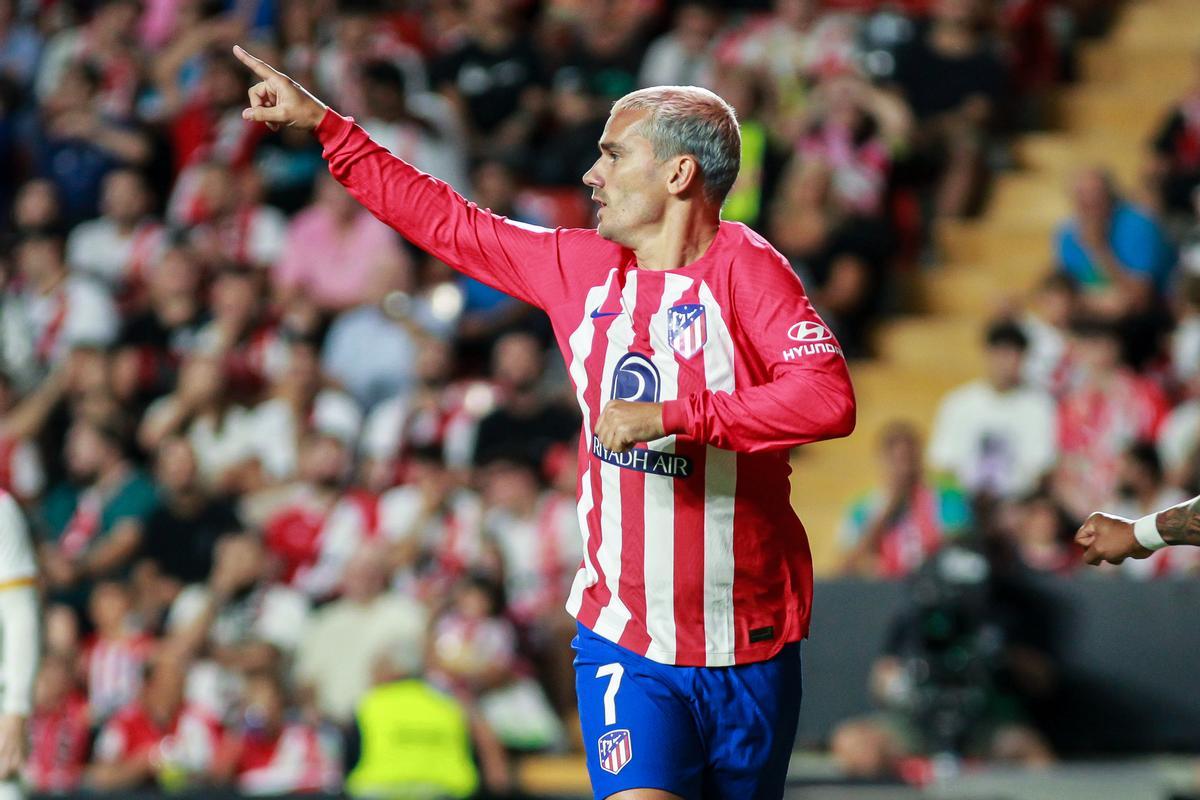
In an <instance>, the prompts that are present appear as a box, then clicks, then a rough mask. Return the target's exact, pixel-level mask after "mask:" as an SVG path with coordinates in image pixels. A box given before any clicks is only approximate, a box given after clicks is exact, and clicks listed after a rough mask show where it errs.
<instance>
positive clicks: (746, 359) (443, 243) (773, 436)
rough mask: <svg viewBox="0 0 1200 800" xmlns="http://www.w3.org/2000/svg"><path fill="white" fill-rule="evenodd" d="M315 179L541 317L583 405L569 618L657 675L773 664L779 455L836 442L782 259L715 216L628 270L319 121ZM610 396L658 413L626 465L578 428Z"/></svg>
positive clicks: (785, 538) (781, 521) (588, 423)
mask: <svg viewBox="0 0 1200 800" xmlns="http://www.w3.org/2000/svg"><path fill="white" fill-rule="evenodd" d="M317 135H318V137H319V138H320V140H321V143H322V144H323V146H324V154H325V158H326V159H327V160H328V161H329V166H330V171H331V172H332V173H333V175H334V177H336V178H337V179H338V180H339V181H341V182H342V183H343V184H344V185H345V186H346V187H347V189H348V190H349V191H350V193H351V194H352V195H353V196H354V197H356V198H357V199H358V200H359V201H360V202H362V203H363V205H365V206H366V207H367V208H368V209H370V210H371V211H372V212H373V213H374V214H375V215H376V216H378V217H379V218H380V219H382V220H383V221H384V222H387V223H388V224H389V225H391V226H392V227H394V228H395V229H396V230H398V231H399V232H400V233H401V234H403V235H404V236H405V237H406V238H408V239H409V240H411V241H412V242H413V243H414V244H416V245H417V246H419V247H421V248H423V249H425V250H427V251H429V252H430V253H432V254H433V255H435V256H436V257H438V258H440V259H441V260H442V261H444V262H446V263H447V264H450V265H451V266H453V267H455V268H457V269H459V270H461V271H463V272H465V273H466V274H468V275H470V276H471V277H474V278H476V279H478V280H480V281H483V282H484V283H487V284H489V285H491V286H494V287H496V288H499V289H501V290H503V291H505V292H507V293H508V294H511V295H513V296H515V297H517V298H519V299H521V300H524V301H525V302H528V303H531V304H533V305H536V306H538V307H540V308H542V309H543V310H545V311H546V313H547V314H548V315H549V316H550V320H551V323H552V324H553V327H554V332H555V336H556V338H557V341H558V345H559V348H560V349H561V351H562V353H563V357H564V359H565V360H566V364H567V369H568V372H569V374H570V377H571V381H572V383H573V384H574V388H575V395H576V398H577V400H578V402H579V406H580V408H581V410H582V412H583V431H582V436H581V438H580V444H579V482H578V498H579V505H578V513H579V520H580V528H581V530H582V531H583V537H584V542H585V547H584V558H583V563H582V565H581V566H580V569H579V572H578V574H577V576H576V578H575V583H574V587H573V588H572V591H571V594H570V598H569V599H568V602H567V608H568V610H569V611H570V612H571V613H572V614H573V615H575V617H576V618H577V619H578V620H579V621H580V622H581V623H582V624H583V625H585V626H587V627H588V628H590V629H592V630H593V631H595V632H596V633H597V634H598V635H600V636H603V637H604V638H606V639H609V640H610V641H613V642H616V643H618V644H620V645H622V646H624V647H627V648H628V649H630V650H633V651H635V652H637V653H640V654H643V655H645V656H647V657H648V658H651V659H653V660H655V661H658V662H661V663H666V664H680V665H687V666H705V665H707V666H726V665H730V664H735V663H743V662H751V661H759V660H764V659H767V658H770V657H771V656H773V655H775V654H776V653H777V652H779V650H780V649H781V648H782V647H783V646H784V644H786V643H787V642H791V641H794V640H797V639H800V638H803V637H804V636H805V635H806V634H807V632H808V620H809V608H810V605H811V599H812V558H811V555H810V552H809V548H808V541H807V538H806V536H805V532H804V528H803V526H802V525H801V524H800V520H799V519H798V518H797V517H796V514H795V512H794V511H793V510H792V507H791V503H790V501H789V492H790V487H789V482H788V475H789V472H790V467H789V465H788V453H787V449H788V448H790V447H793V446H795V445H800V444H804V443H806V442H813V441H818V440H821V439H828V438H833V437H838V436H845V435H847V434H848V433H849V432H850V430H851V429H852V428H853V425H854V413H855V406H854V394H853V390H852V389H851V386H850V378H849V375H848V373H847V370H846V364H845V360H844V359H843V357H842V353H841V349H840V348H839V347H838V345H837V342H836V340H835V339H834V337H833V335H832V334H831V333H830V331H829V329H828V328H827V327H825V325H824V323H823V322H822V321H821V320H820V318H819V317H818V316H817V314H816V312H815V311H814V310H813V307H812V305H811V303H810V302H809V300H808V297H807V296H806V295H805V293H804V289H803V287H802V286H801V285H800V281H799V279H797V277H796V275H795V273H793V272H792V270H791V268H790V266H789V265H788V263H787V261H786V260H785V259H784V258H783V257H782V256H781V255H780V254H779V253H778V252H777V251H776V250H775V249H774V248H772V247H771V246H770V245H769V244H768V243H767V242H766V241H764V240H763V239H762V238H761V237H759V236H758V235H757V234H756V233H754V232H753V231H751V230H750V229H748V228H746V227H745V226H743V225H740V224H738V223H732V222H723V223H721V225H720V228H719V230H718V233H717V236H716V238H715V239H714V241H713V242H712V244H711V246H710V247H709V248H708V250H707V252H705V254H704V255H703V256H702V257H701V258H700V259H698V260H697V261H695V262H693V263H691V264H689V265H687V266H684V267H681V268H679V269H674V270H668V271H655V270H647V269H640V268H638V266H637V262H636V259H635V258H634V255H633V253H632V252H630V251H628V250H625V249H623V248H622V247H620V246H619V245H617V244H615V243H613V242H610V241H607V240H605V239H603V238H601V237H600V236H599V235H598V234H597V232H596V231H594V230H579V229H563V228H559V229H557V230H548V229H545V228H537V227H533V226H529V225H524V224H520V223H515V222H512V221H510V220H507V219H504V218H503V217H499V216H496V215H493V214H491V213H490V212H488V211H486V210H483V209H480V208H478V207H477V206H475V205H474V204H473V203H469V202H467V201H466V200H465V199H464V198H462V197H461V196H460V195H458V194H457V193H455V192H454V190H453V189H451V188H450V187H449V186H447V185H446V184H445V183H442V182H441V181H438V180H436V179H434V178H432V177H430V176H428V175H425V174H423V173H421V172H419V171H418V170H416V169H415V168H413V167H412V166H410V165H408V164H406V163H405V162H403V161H402V160H400V159H398V158H396V157H394V156H392V155H391V154H389V153H388V152H387V151H386V150H384V149H383V148H382V147H380V146H379V145H378V144H376V143H375V142H373V141H371V139H370V138H369V137H368V136H367V135H366V133H364V132H363V131H362V129H361V128H359V127H358V126H356V125H354V124H353V121H352V120H350V119H348V118H345V117H342V116H340V115H338V114H336V113H333V112H328V113H326V115H325V118H324V119H323V120H322V122H321V125H320V126H319V127H318V128H317ZM611 399H622V400H631V401H648V402H662V403H663V404H664V405H663V424H664V428H665V430H666V431H667V435H666V436H663V437H662V438H660V439H658V440H656V441H652V442H647V443H646V444H644V445H639V446H637V447H635V448H634V449H632V450H629V451H627V452H624V453H615V452H611V451H609V450H607V449H605V448H604V447H603V446H601V444H600V442H599V440H598V439H597V438H595V437H594V435H593V431H594V430H595V426H596V423H597V419H598V417H599V415H600V411H601V409H602V408H603V407H604V405H605V403H607V402H608V401H609V400H611Z"/></svg>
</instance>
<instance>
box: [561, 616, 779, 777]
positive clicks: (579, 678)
mask: <svg viewBox="0 0 1200 800" xmlns="http://www.w3.org/2000/svg"><path fill="white" fill-rule="evenodd" d="M571 646H572V647H573V648H574V649H575V692H576V695H577V696H578V698H579V720H580V724H581V726H582V728H583V747H584V750H585V751H586V753H587V766H588V774H589V776H590V777H591V781H592V791H593V793H594V795H595V797H596V800H603V798H606V797H608V796H609V795H612V794H615V793H617V792H620V791H624V790H626V789H639V788H646V789H663V790H665V791H668V792H671V793H673V794H677V795H679V796H680V797H683V798H685V800H779V798H781V797H783V790H784V784H785V782H786V780H787V769H788V761H789V759H790V756H791V753H792V746H793V744H794V743H795V739H796V726H797V724H798V722H799V719H800V698H801V694H802V687H801V668H800V642H792V643H791V644H788V645H785V646H784V648H783V649H782V650H781V651H780V652H779V653H778V654H777V655H776V656H775V657H774V658H771V659H769V660H767V661H760V662H757V663H753V664H739V665H737V666H732V667H676V666H670V665H668V664H659V663H657V662H655V661H651V660H650V659H648V658H646V657H645V656H640V655H638V654H636V653H634V652H633V651H631V650H627V649H626V648H624V647H621V646H620V645H617V644H614V643H612V642H610V641H608V640H607V639H603V638H601V637H599V636H597V635H596V634H594V633H592V632H591V631H590V630H588V629H587V628H585V627H584V626H582V625H579V626H578V633H577V635H576V636H575V639H574V641H572V642H571Z"/></svg>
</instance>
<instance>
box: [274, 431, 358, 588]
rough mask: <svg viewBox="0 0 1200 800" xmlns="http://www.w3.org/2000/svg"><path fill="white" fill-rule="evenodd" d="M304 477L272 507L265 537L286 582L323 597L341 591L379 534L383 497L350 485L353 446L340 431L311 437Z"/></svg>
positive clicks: (304, 449)
mask: <svg viewBox="0 0 1200 800" xmlns="http://www.w3.org/2000/svg"><path fill="white" fill-rule="evenodd" d="M298 477H299V480H298V481H297V482H296V483H294V484H292V485H290V486H288V487H286V488H285V489H284V490H283V491H284V492H285V493H286V497H285V498H284V499H282V500H281V502H279V503H278V505H275V506H274V508H272V509H271V512H270V516H269V517H268V518H267V520H266V523H265V524H264V526H263V541H264V543H265V544H266V546H267V549H268V550H269V551H270V553H271V555H272V556H273V557H274V558H275V559H277V560H278V562H279V564H280V567H281V570H282V574H281V575H280V580H281V581H282V582H283V583H284V584H286V585H288V586H290V587H292V588H293V589H296V590H297V591H299V592H302V593H304V594H305V595H307V596H308V597H310V598H312V599H313V600H323V599H326V598H328V597H330V596H332V595H333V594H335V593H336V592H337V590H338V589H339V587H341V585H342V577H343V574H344V572H345V570H346V565H347V564H348V563H349V561H350V559H351V558H352V557H353V555H354V553H355V552H357V550H358V549H359V547H360V546H361V545H362V544H363V543H364V542H366V541H367V540H369V539H371V538H373V537H374V536H375V533H376V530H377V519H378V513H377V498H376V497H375V496H374V495H371V494H368V493H366V492H362V491H359V490H355V489H350V490H347V489H346V482H347V480H348V479H349V477H350V451H349V448H348V447H347V445H346V443H345V442H344V441H343V440H341V439H339V438H338V437H336V436H332V435H328V434H320V433H313V434H309V435H308V436H306V437H305V439H304V441H303V442H302V444H301V449H300V465H299V476H298Z"/></svg>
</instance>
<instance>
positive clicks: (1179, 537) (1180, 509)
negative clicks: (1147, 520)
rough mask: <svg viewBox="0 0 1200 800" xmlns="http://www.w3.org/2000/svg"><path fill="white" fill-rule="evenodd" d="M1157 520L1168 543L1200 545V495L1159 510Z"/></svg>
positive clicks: (1159, 529)
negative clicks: (1164, 509)
mask: <svg viewBox="0 0 1200 800" xmlns="http://www.w3.org/2000/svg"><path fill="white" fill-rule="evenodd" d="M1155 522H1156V524H1157V526H1158V532H1159V534H1161V535H1162V538H1163V541H1165V542H1166V543H1167V544H1192V545H1200V496H1197V497H1193V498H1192V499H1191V500H1185V501H1184V502H1182V503H1180V504H1179V505H1177V506H1172V507H1171V508H1168V509H1167V510H1166V511H1160V512H1158V517H1157V518H1156V520H1155Z"/></svg>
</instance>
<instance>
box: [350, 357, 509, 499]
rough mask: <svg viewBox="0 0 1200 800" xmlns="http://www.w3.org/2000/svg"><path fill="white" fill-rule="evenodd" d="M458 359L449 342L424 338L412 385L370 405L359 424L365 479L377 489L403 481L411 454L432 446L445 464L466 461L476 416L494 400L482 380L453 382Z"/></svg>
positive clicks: (471, 447) (458, 464)
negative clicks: (405, 390) (415, 450)
mask: <svg viewBox="0 0 1200 800" xmlns="http://www.w3.org/2000/svg"><path fill="white" fill-rule="evenodd" d="M456 366H457V362H456V360H455V358H454V351H453V349H452V347H451V344H450V343H449V342H445V341H442V340H440V339H427V340H426V341H425V343H424V344H423V345H422V348H421V351H420V352H419V353H418V354H417V361H416V385H415V386H414V388H413V391H412V392H411V393H410V394H407V395H404V394H400V395H396V396H395V397H392V398H389V399H387V400H385V401H383V402H382V403H379V404H377V405H376V406H375V408H374V409H372V411H371V414H370V416H369V417H368V418H367V421H366V423H365V424H364V426H363V438H362V451H363V457H364V458H363V468H362V474H363V483H364V484H366V485H367V486H368V487H369V488H371V489H373V490H375V491H382V490H383V489H386V488H388V487H389V486H394V485H396V484H397V483H400V482H402V480H403V477H404V474H405V470H406V466H407V461H408V456H409V453H410V452H411V451H412V450H413V449H414V448H422V447H434V448H437V449H438V450H439V452H440V454H441V456H440V457H441V459H442V460H443V461H444V462H445V464H446V465H448V466H450V467H452V468H454V469H465V468H467V467H469V466H470V464H471V459H472V457H473V454H474V449H475V434H476V428H477V426H478V423H479V418H480V416H482V415H483V414H486V413H487V412H489V411H491V409H492V408H493V406H494V405H495V392H494V391H493V390H492V388H491V387H490V386H487V385H485V384H482V383H480V382H453V383H452V382H451V380H450V378H451V376H452V375H453V374H454V370H455V368H456Z"/></svg>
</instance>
